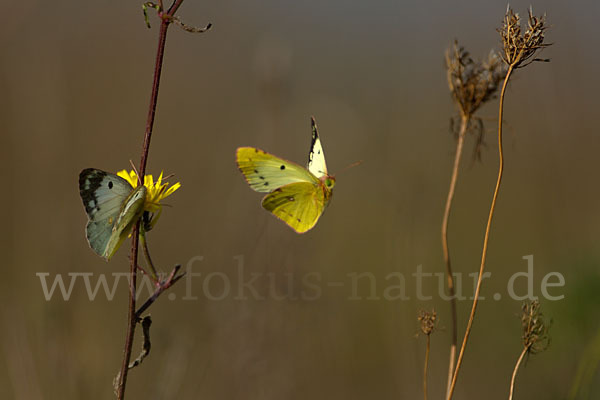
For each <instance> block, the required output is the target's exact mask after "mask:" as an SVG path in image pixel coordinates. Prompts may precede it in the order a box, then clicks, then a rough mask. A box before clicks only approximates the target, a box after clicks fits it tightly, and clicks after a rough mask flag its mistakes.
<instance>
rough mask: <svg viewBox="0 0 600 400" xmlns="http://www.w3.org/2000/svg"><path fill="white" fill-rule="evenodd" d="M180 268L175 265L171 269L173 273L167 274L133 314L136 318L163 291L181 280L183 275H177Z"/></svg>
mask: <svg viewBox="0 0 600 400" xmlns="http://www.w3.org/2000/svg"><path fill="white" fill-rule="evenodd" d="M180 268H181V265H176V266H175V268H173V271H171V273H170V274H169V277H168V278H167V279H166V280H165V281H163V282H161V283H160V284H159V285H158V287H157V288H156V290H155V291H154V293H153V294H152V296H150V297H149V298H148V300H146V301H145V302H144V304H142V306H141V307H140V308H139V309H138V310H137V311H136V312H135V316H136V318H140V317H141V315H142V313H144V311H146V310H147V309H148V307H150V306H151V305H152V303H154V302H155V301H156V299H158V296H160V295H161V294H162V292H164V291H165V290H167V289H168V288H170V287H171V286H173V285H174V284H175V282H177V281H178V280H180V279H181V278H183V276H184V275H185V273H183V274H180V275H177V272H178V271H179V269H180Z"/></svg>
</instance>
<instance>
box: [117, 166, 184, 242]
mask: <svg viewBox="0 0 600 400" xmlns="http://www.w3.org/2000/svg"><path fill="white" fill-rule="evenodd" d="M117 175H118V176H120V177H121V178H123V179H125V180H126V181H127V182H129V184H130V185H131V186H133V187H134V188H135V187H137V185H138V176H137V173H136V172H135V171H130V172H127V171H126V170H122V171H119V172H117ZM144 186H146V190H147V193H146V200H145V201H144V212H148V213H152V214H155V215H156V216H155V217H153V218H151V219H152V222H151V226H152V227H153V226H154V224H156V221H158V218H159V217H160V213H161V211H162V204H160V202H161V201H162V200H163V199H165V198H167V197H169V196H170V195H171V194H173V192H175V191H176V190H177V189H179V188H180V187H181V183H179V182H177V183H176V184H174V185H172V186H171V187H168V186H169V183H168V182H166V181H165V182H163V173H162V171H161V173H160V175H159V176H158V179H157V180H156V182H155V181H154V178H152V175H145V176H144ZM147 230H149V229H147Z"/></svg>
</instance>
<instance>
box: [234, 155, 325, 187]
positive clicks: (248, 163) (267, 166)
mask: <svg viewBox="0 0 600 400" xmlns="http://www.w3.org/2000/svg"><path fill="white" fill-rule="evenodd" d="M236 159H237V166H238V168H239V170H240V172H241V173H242V174H243V175H244V177H245V178H246V181H247V182H248V184H249V185H250V187H251V188H252V189H254V190H255V191H257V192H262V193H269V192H272V191H273V190H275V189H277V188H279V187H281V186H285V185H289V184H291V183H297V182H307V183H310V184H318V183H319V180H318V179H317V178H316V177H315V176H313V175H312V174H311V173H310V172H308V170H307V169H306V168H303V167H301V166H300V165H298V164H296V163H293V162H291V161H287V160H284V159H283V158H279V157H276V156H274V155H273V154H269V153H267V152H264V151H262V150H260V149H256V148H254V147H240V148H238V149H237V152H236Z"/></svg>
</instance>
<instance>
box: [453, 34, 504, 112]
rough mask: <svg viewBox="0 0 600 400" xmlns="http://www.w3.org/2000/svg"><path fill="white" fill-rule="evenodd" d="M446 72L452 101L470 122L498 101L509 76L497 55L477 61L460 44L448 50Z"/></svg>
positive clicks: (490, 55)
mask: <svg viewBox="0 0 600 400" xmlns="http://www.w3.org/2000/svg"><path fill="white" fill-rule="evenodd" d="M446 69H447V77H448V86H449V88H450V93H451V94H452V98H453V99H454V101H455V102H456V103H457V105H458V107H459V109H460V112H461V115H462V116H463V117H468V118H470V117H471V116H472V115H473V114H474V113H475V111H477V109H478V108H479V107H480V106H481V105H482V104H483V103H485V102H486V101H488V100H489V99H491V98H493V97H494V95H495V93H496V91H497V90H498V85H499V84H500V81H501V80H502V78H503V77H504V72H505V70H504V65H503V64H502V62H501V61H500V58H499V57H498V56H497V55H496V54H495V53H494V52H493V51H492V52H490V53H489V55H488V57H487V58H486V59H484V60H483V61H476V60H473V59H472V58H471V56H470V55H469V53H468V52H467V51H466V50H465V49H464V47H462V46H460V45H459V44H458V42H457V41H454V43H453V46H452V47H451V48H449V49H448V50H446Z"/></svg>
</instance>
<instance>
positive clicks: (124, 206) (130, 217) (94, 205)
mask: <svg viewBox="0 0 600 400" xmlns="http://www.w3.org/2000/svg"><path fill="white" fill-rule="evenodd" d="M79 194H80V195H81V200H82V201H83V205H84V207H85V211H86V213H87V215H88V219H89V220H88V223H87V226H86V236H87V239H88V242H89V244H90V247H91V248H92V250H94V252H96V254H98V255H99V256H101V257H103V258H105V259H106V260H109V259H110V258H111V257H112V255H113V254H114V252H115V251H116V250H117V249H118V246H119V245H120V244H121V242H122V241H123V240H124V238H125V237H126V236H127V235H126V234H124V231H125V230H126V228H128V227H130V226H131V225H132V223H133V222H135V221H136V220H137V219H136V218H135V217H136V215H137V216H138V217H139V215H138V214H141V212H142V211H143V205H144V199H145V196H146V189H145V187H144V186H140V187H139V188H138V189H136V190H134V189H133V187H132V186H131V185H130V184H129V182H127V181H126V180H125V179H123V178H121V177H119V176H117V175H114V174H110V173H108V172H105V171H101V170H98V169H93V168H88V169H84V170H83V171H81V173H80V174H79ZM122 236H123V237H122Z"/></svg>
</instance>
